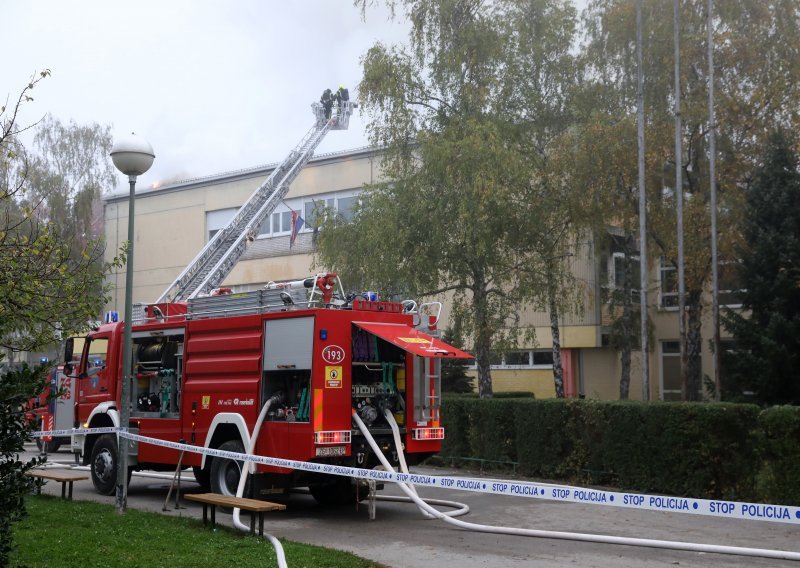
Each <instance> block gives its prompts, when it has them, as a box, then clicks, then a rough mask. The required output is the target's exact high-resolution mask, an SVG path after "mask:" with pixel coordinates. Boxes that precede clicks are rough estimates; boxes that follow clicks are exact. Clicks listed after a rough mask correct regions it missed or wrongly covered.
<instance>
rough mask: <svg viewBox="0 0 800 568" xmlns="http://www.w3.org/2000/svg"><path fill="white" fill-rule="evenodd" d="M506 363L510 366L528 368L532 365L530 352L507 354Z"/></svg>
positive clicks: (510, 352) (511, 352)
mask: <svg viewBox="0 0 800 568" xmlns="http://www.w3.org/2000/svg"><path fill="white" fill-rule="evenodd" d="M504 363H505V364H506V365H508V366H515V367H521V366H526V367H527V366H528V365H530V364H531V352H530V351H509V352H508V353H506V354H505V357H504Z"/></svg>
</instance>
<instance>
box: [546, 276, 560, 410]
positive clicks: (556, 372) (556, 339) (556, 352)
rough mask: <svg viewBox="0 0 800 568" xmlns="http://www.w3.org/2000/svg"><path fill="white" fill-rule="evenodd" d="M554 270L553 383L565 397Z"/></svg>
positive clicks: (551, 285) (549, 288) (549, 291)
mask: <svg viewBox="0 0 800 568" xmlns="http://www.w3.org/2000/svg"><path fill="white" fill-rule="evenodd" d="M552 278H553V277H552V272H551V274H550V275H549V277H548V279H549V280H550V282H549V283H548V286H547V300H548V303H549V304H550V332H551V333H552V335H553V385H554V386H555V390H556V397H557V398H564V369H563V367H562V366H561V335H560V333H559V329H558V304H557V303H556V286H555V283H554V282H553V281H552Z"/></svg>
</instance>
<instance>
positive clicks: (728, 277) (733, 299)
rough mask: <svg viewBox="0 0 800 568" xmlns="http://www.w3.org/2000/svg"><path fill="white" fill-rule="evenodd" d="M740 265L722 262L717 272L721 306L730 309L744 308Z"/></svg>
mask: <svg viewBox="0 0 800 568" xmlns="http://www.w3.org/2000/svg"><path fill="white" fill-rule="evenodd" d="M737 268H738V263H736V262H726V261H722V262H720V263H719V267H718V269H717V270H718V272H717V289H718V290H719V296H718V299H719V305H720V306H727V307H729V308H740V307H741V306H742V295H743V294H742V292H744V290H743V288H742V286H741V284H740V282H739V274H738V273H737Z"/></svg>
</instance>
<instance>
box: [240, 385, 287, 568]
mask: <svg viewBox="0 0 800 568" xmlns="http://www.w3.org/2000/svg"><path fill="white" fill-rule="evenodd" d="M279 401H280V398H279V397H277V396H273V397H272V398H270V399H269V400H268V401H267V402H266V404H264V406H263V407H262V408H261V413H260V414H259V415H258V420H256V425H255V426H254V427H253V433H252V435H251V436H250V444H249V445H248V447H247V448H246V449H247V453H248V454H250V455H252V454H253V452H254V451H255V449H256V440H258V433H259V432H260V431H261V424H263V422H264V418H265V417H266V416H267V412H268V411H269V409H270V407H271V406H272V405H273V404H274V403H276V402H279ZM250 465H251V463H250V462H245V464H244V466H243V467H242V475H241V477H239V487H238V488H237V489H236V497H241V496H242V495H244V486H245V483H247V475H248V474H249V473H250ZM240 512H241V510H240V509H239V507H235V508H234V509H233V524H234V526H236V528H238V529H241V530H243V531H246V532H249V531H250V527H248V526H247V525H245V524H244V523H243V522H241V521H240V520H239V513H240ZM264 538H266V539H267V540H269V541H270V543H272V546H273V548H274V549H275V555H276V556H277V557H278V568H288V565H287V564H286V554H284V552H283V546H282V545H281V542H280V541H279V540H278V539H277V538H275V537H274V536H272V535H271V534H267V533H264Z"/></svg>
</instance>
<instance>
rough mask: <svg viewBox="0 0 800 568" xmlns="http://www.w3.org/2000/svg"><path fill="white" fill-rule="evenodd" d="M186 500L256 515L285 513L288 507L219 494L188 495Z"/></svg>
mask: <svg viewBox="0 0 800 568" xmlns="http://www.w3.org/2000/svg"><path fill="white" fill-rule="evenodd" d="M183 498H184V499H188V500H189V501H197V502H199V503H208V504H209V505H221V506H223V507H237V508H239V509H244V510H245V511H253V512H256V513H260V512H264V511H283V510H285V509H286V505H282V504H280V503H272V502H270V501H261V500H260V499H248V498H247V497H234V496H232V495H220V494H219V493H186V494H184V496H183Z"/></svg>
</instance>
